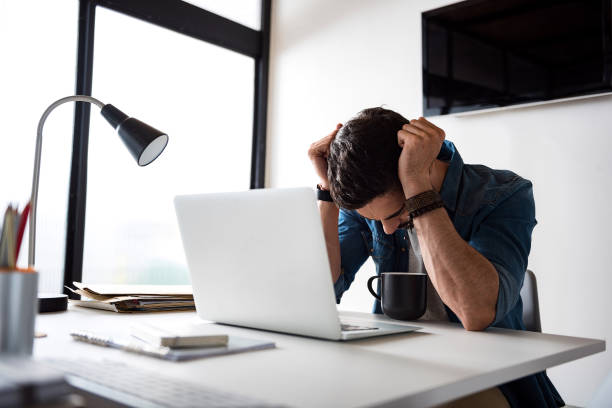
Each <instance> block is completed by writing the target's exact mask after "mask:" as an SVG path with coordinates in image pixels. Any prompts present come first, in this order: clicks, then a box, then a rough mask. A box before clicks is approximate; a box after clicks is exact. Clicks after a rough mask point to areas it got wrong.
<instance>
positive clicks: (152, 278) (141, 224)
mask: <svg viewBox="0 0 612 408" xmlns="http://www.w3.org/2000/svg"><path fill="white" fill-rule="evenodd" d="M95 30H96V33H95V54H94V70H93V84H92V95H93V96H94V97H97V98H99V99H101V100H102V101H103V102H104V103H112V104H113V105H114V106H116V107H117V108H119V109H121V110H122V111H124V112H125V113H126V114H128V115H130V116H134V117H136V118H138V119H140V120H142V121H144V122H146V123H148V124H149V125H151V126H153V127H155V128H158V129H160V130H162V131H164V132H166V133H167V134H168V135H169V137H170V141H169V144H168V146H167V148H166V150H165V151H164V153H163V154H162V155H161V156H160V157H159V159H157V160H156V161H154V162H153V163H151V164H150V165H149V166H147V167H143V168H140V167H138V166H137V165H136V163H135V161H134V160H133V159H132V157H131V156H130V155H129V153H128V151H127V150H126V149H124V147H123V146H122V142H121V141H120V139H119V138H118V137H116V136H115V135H114V134H113V132H112V130H111V129H109V127H108V124H107V123H106V122H105V121H104V120H100V118H98V117H96V116H99V115H98V114H97V109H95V110H94V109H92V119H91V125H90V126H91V127H90V138H89V165H88V180H87V213H86V225H85V245H84V255H83V280H84V281H86V282H90V283H91V282H117V283H166V284H170V283H189V278H188V272H187V267H186V264H185V261H184V254H183V248H182V244H181V238H180V235H179V231H178V226H177V222H176V216H175V212H174V205H173V199H174V196H175V195H176V194H186V193H204V192H215V191H232V190H247V189H248V188H249V181H250V169H251V146H252V129H253V99H254V98H253V92H254V66H255V64H254V61H253V59H252V58H250V57H247V56H245V55H241V54H238V53H236V52H233V51H229V50H226V49H223V48H221V47H217V46H215V45H212V44H209V43H207V42H204V41H200V40H197V39H194V38H191V37H188V36H185V35H183V34H179V33H176V32H173V31H170V30H167V29H165V28H161V27H159V26H155V25H153V24H150V23H148V22H144V21H141V20H138V19H135V18H132V17H129V16H126V15H124V14H120V13H117V12H115V11H112V10H108V9H104V8H99V9H98V10H97V11H96V28H95ZM94 112H96V114H95V115H94V114H93V113H94Z"/></svg>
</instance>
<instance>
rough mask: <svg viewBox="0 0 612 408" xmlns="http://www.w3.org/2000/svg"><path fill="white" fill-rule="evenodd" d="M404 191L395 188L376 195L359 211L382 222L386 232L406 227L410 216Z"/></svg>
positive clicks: (389, 232)
mask: <svg viewBox="0 0 612 408" xmlns="http://www.w3.org/2000/svg"><path fill="white" fill-rule="evenodd" d="M405 201H406V199H405V198H404V193H403V192H402V191H401V190H400V189H394V190H391V191H389V192H388V193H385V194H383V195H382V196H379V197H376V198H375V199H373V200H372V201H370V203H368V204H367V205H365V206H364V207H362V208H359V209H358V210H357V212H358V213H359V214H361V215H362V216H364V217H366V218H369V219H371V220H377V221H380V222H382V226H383V230H384V231H385V234H387V235H391V234H393V233H394V232H395V230H397V229H398V228H406V226H407V223H408V220H409V219H410V216H409V215H408V213H407V212H406V211H405V207H404V202H405Z"/></svg>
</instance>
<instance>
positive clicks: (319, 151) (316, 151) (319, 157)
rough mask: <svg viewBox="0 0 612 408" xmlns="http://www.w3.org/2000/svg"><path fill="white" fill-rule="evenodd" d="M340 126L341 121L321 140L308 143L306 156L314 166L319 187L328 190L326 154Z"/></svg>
mask: <svg viewBox="0 0 612 408" xmlns="http://www.w3.org/2000/svg"><path fill="white" fill-rule="evenodd" d="M341 127H342V123H338V124H337V125H336V130H334V131H333V132H331V133H330V134H329V135H327V136H325V137H324V138H323V139H321V140H317V141H316V142H314V143H313V144H311V145H310V148H309V149H308V158H309V159H310V161H311V162H312V165H313V166H314V169H315V172H316V173H317V176H319V179H320V180H321V181H320V183H319V184H320V185H321V188H323V189H324V190H329V180H328V179H327V155H328V154H329V146H330V145H331V142H333V140H334V139H335V138H336V134H337V133H338V131H339V130H340V128H341Z"/></svg>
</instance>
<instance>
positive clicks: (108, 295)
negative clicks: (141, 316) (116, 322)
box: [68, 282, 195, 313]
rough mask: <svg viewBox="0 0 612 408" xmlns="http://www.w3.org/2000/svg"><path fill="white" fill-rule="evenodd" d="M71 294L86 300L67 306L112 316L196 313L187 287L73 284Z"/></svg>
mask: <svg viewBox="0 0 612 408" xmlns="http://www.w3.org/2000/svg"><path fill="white" fill-rule="evenodd" d="M72 284H73V285H74V286H75V287H76V289H72V288H68V289H70V290H71V291H72V292H74V293H76V294H79V295H81V296H82V297H84V298H86V299H83V300H73V299H71V300H70V302H71V303H73V304H76V305H78V306H83V307H91V308H94V309H102V310H110V311H112V312H119V313H122V312H156V311H165V310H195V303H194V302H193V292H192V290H191V286H189V285H96V284H84V283H81V282H72Z"/></svg>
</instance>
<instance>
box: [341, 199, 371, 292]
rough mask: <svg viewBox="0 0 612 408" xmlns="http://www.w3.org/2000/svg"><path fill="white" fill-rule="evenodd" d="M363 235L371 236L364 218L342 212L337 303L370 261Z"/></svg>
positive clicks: (353, 212) (352, 212)
mask: <svg viewBox="0 0 612 408" xmlns="http://www.w3.org/2000/svg"><path fill="white" fill-rule="evenodd" d="M363 234H371V232H370V229H369V227H368V226H367V224H366V223H365V222H364V220H363V218H361V216H360V215H359V214H357V213H356V212H355V211H349V210H340V215H339V217H338V237H339V238H340V266H341V268H342V273H341V274H340V277H339V278H338V280H337V281H336V283H334V291H335V293H336V303H340V299H341V298H342V294H343V293H344V292H345V291H346V290H347V289H348V288H349V287H350V286H351V283H353V280H354V279H355V274H356V273H357V271H358V270H359V268H361V266H362V265H363V263H364V262H365V261H366V259H368V256H369V253H368V250H367V248H366V245H365V241H364V239H363Z"/></svg>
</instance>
